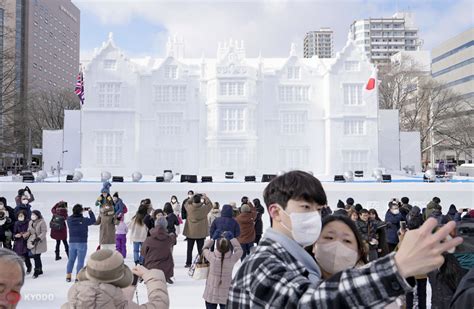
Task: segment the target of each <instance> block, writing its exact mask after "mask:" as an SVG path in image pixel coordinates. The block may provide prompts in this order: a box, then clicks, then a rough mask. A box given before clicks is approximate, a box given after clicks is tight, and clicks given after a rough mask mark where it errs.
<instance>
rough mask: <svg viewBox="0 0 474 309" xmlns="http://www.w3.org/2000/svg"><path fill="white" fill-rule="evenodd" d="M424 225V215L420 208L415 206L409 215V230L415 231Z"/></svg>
mask: <svg viewBox="0 0 474 309" xmlns="http://www.w3.org/2000/svg"><path fill="white" fill-rule="evenodd" d="M422 225H423V215H422V214H421V210H420V208H419V207H418V206H414V207H413V208H412V209H411V210H410V212H409V213H408V215H407V228H408V229H409V230H414V229H417V228H419V227H420V226H422Z"/></svg>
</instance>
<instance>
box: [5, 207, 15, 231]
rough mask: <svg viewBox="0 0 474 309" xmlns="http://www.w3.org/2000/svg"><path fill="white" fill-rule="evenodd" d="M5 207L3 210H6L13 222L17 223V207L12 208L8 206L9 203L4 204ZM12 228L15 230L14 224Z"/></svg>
mask: <svg viewBox="0 0 474 309" xmlns="http://www.w3.org/2000/svg"><path fill="white" fill-rule="evenodd" d="M4 207H5V208H4V209H3V211H5V212H6V216H7V217H9V218H10V219H12V222H13V223H15V221H16V216H15V209H13V208H11V207H10V206H7V205H4ZM12 230H13V226H12Z"/></svg>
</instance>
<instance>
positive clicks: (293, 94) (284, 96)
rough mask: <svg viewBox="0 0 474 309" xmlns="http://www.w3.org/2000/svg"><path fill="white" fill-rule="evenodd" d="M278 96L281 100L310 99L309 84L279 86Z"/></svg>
mask: <svg viewBox="0 0 474 309" xmlns="http://www.w3.org/2000/svg"><path fill="white" fill-rule="evenodd" d="M278 98H279V100H280V101H281V102H306V101H309V86H279V88H278Z"/></svg>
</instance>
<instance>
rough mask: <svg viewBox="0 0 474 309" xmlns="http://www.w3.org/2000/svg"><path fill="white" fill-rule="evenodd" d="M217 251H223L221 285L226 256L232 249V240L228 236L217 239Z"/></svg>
mask: <svg viewBox="0 0 474 309" xmlns="http://www.w3.org/2000/svg"><path fill="white" fill-rule="evenodd" d="M216 249H217V251H219V252H220V253H221V275H220V279H219V285H221V284H222V269H223V268H224V258H225V255H226V253H227V252H229V251H230V241H229V240H228V239H227V238H224V237H222V238H220V239H219V240H218V241H217V246H216Z"/></svg>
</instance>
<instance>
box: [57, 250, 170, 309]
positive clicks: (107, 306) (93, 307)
mask: <svg viewBox="0 0 474 309" xmlns="http://www.w3.org/2000/svg"><path fill="white" fill-rule="evenodd" d="M133 274H135V275H137V276H138V277H140V278H142V279H143V282H144V283H145V285H146V288H147V292H148V303H145V304H142V305H138V304H136V303H134V302H133V301H132V298H133V296H134V293H135V289H136V286H134V285H132V281H133ZM78 279H79V281H78V282H77V283H75V284H74V285H73V286H72V287H71V288H70V289H69V291H68V302H67V303H66V304H64V305H62V306H61V309H73V308H74V309H86V308H87V309H138V308H144V309H145V308H146V309H167V308H169V298H168V289H167V287H166V282H165V275H164V274H163V272H162V271H161V270H158V269H152V270H148V269H146V268H145V267H143V266H141V265H138V266H136V267H134V268H132V269H131V270H130V269H129V268H128V267H127V266H126V265H125V264H124V262H123V257H122V255H121V254H120V253H119V252H117V251H115V250H109V249H102V250H99V251H96V252H94V253H93V254H92V255H91V256H90V258H89V261H88V262H87V266H86V267H84V268H83V269H82V270H81V271H80V272H79V274H78Z"/></svg>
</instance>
